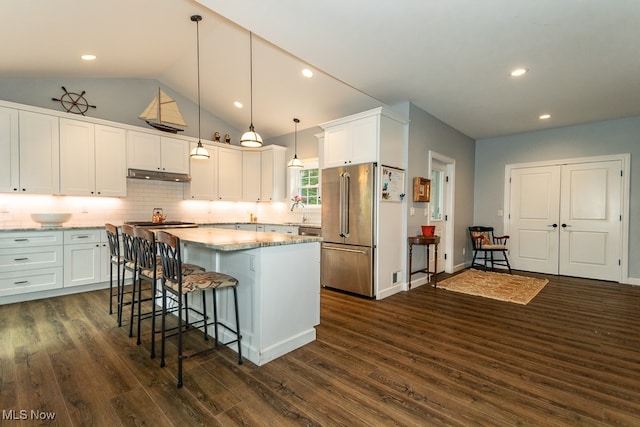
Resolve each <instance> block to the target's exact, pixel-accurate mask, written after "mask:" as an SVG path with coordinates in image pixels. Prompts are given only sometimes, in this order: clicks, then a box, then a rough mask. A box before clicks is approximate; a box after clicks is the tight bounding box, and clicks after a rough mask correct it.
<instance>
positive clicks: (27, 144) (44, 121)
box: [18, 110, 60, 194]
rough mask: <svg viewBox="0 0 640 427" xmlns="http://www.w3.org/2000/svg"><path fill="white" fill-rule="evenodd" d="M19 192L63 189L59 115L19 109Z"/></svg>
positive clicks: (58, 191)
mask: <svg viewBox="0 0 640 427" xmlns="http://www.w3.org/2000/svg"><path fill="white" fill-rule="evenodd" d="M18 115H19V119H18V120H19V124H18V126H19V132H20V133H19V135H20V144H19V145H20V185H19V187H18V191H19V192H20V193H33V194H59V193H60V140H59V124H58V117H56V116H50V115H47V114H40V113H34V112H31V111H22V110H20V111H19V113H18Z"/></svg>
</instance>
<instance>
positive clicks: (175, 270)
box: [156, 230, 182, 290]
mask: <svg viewBox="0 0 640 427" xmlns="http://www.w3.org/2000/svg"><path fill="white" fill-rule="evenodd" d="M156 246H157V248H158V253H159V254H160V259H161V260H162V277H163V280H169V281H171V282H175V283H177V284H178V287H179V289H180V290H181V289H182V258H181V256H180V239H179V238H178V237H176V236H174V235H173V234H171V233H167V232H166V231H162V230H159V231H158V232H157V235H156Z"/></svg>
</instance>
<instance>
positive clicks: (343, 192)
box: [340, 172, 351, 237]
mask: <svg viewBox="0 0 640 427" xmlns="http://www.w3.org/2000/svg"><path fill="white" fill-rule="evenodd" d="M350 186H351V175H349V173H348V172H344V173H342V174H341V175H340V237H349V199H350V196H351V195H350V194H349V188H350Z"/></svg>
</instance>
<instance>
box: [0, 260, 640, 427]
mask: <svg viewBox="0 0 640 427" xmlns="http://www.w3.org/2000/svg"><path fill="white" fill-rule="evenodd" d="M521 274H525V275H532V276H536V277H542V276H541V275H535V274H527V273H521ZM548 278H549V280H550V283H549V284H548V285H547V286H546V287H545V288H544V289H543V290H542V291H541V292H540V293H539V294H538V296H536V297H535V298H534V299H533V301H531V302H530V303H529V304H528V305H527V306H521V305H518V304H510V303H506V302H500V301H494V300H490V299H486V298H480V297H473V296H467V295H463V294H458V293H454V292H449V291H446V290H443V289H433V288H431V287H427V286H422V287H418V288H415V289H413V290H411V291H410V292H404V293H401V294H397V295H394V296H392V297H389V298H387V299H384V300H382V301H373V300H368V299H363V298H358V297H353V296H350V295H345V294H342V293H339V292H336V291H331V290H322V294H321V300H322V302H321V304H322V307H321V324H320V325H319V326H318V328H317V335H318V339H317V341H315V342H313V343H311V344H309V345H307V346H305V347H303V348H301V349H298V350H296V351H294V352H292V353H290V354H288V355H286V356H284V357H281V358H279V359H277V360H275V361H273V362H270V363H268V364H266V365H264V366H262V367H257V366H255V365H253V364H252V363H251V362H249V361H245V363H244V364H243V365H238V364H237V359H236V354H235V353H234V352H232V351H231V350H228V349H221V350H219V351H215V352H213V353H212V354H210V355H207V356H205V357H201V358H197V359H193V360H189V361H187V362H186V363H185V378H184V384H185V385H184V387H183V388H181V389H178V388H177V387H176V378H175V368H176V364H175V348H174V347H169V348H168V352H169V354H170V355H171V357H170V358H169V359H168V366H167V367H166V368H160V367H159V364H158V363H159V362H158V360H157V359H150V358H149V353H148V347H149V339H150V338H149V336H148V335H149V329H148V325H147V324H145V330H144V331H143V337H144V338H145V339H144V340H143V343H142V345H140V346H136V344H135V338H129V336H128V325H126V326H125V325H123V327H121V328H118V327H117V325H116V320H115V315H109V314H108V311H107V309H108V299H107V298H108V291H107V290H101V291H96V292H88V293H84V294H78V295H71V296H64V297H58V298H52V299H43V300H38V301H31V302H25V303H20V304H11V305H4V306H0V410H2V419H0V425H2V426H5V425H6V426H13V425H17V426H18V425H25V426H31V425H47V426H53V425H57V426H134V425H152V426H197V425H202V426H237V425H243V426H287V425H296V426H297V425H305V426H439V425H450V426H469V425H478V426H516V425H518V426H609V425H615V426H640V288H639V287H633V286H628V285H620V284H615V283H610V282H600V281H593V280H583V279H575V278H568V277H559V276H548ZM125 313H126V312H125ZM146 322H147V323H148V321H146ZM187 343H188V345H189V346H190V347H193V348H197V347H198V346H200V345H202V343H201V336H200V335H198V336H196V335H192V336H190V337H189V339H188V340H187ZM32 411H34V412H32ZM50 414H53V415H55V418H54V419H53V420H51V419H46V418H47V416H48V415H49V416H50ZM11 418H13V419H11ZM21 418H22V419H21Z"/></svg>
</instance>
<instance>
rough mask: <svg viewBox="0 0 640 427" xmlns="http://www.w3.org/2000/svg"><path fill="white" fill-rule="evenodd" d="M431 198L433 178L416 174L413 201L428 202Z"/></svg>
mask: <svg viewBox="0 0 640 427" xmlns="http://www.w3.org/2000/svg"><path fill="white" fill-rule="evenodd" d="M430 198H431V180H430V179H427V178H422V177H419V176H416V177H415V178H413V201H414V202H428V201H429V199H430Z"/></svg>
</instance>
